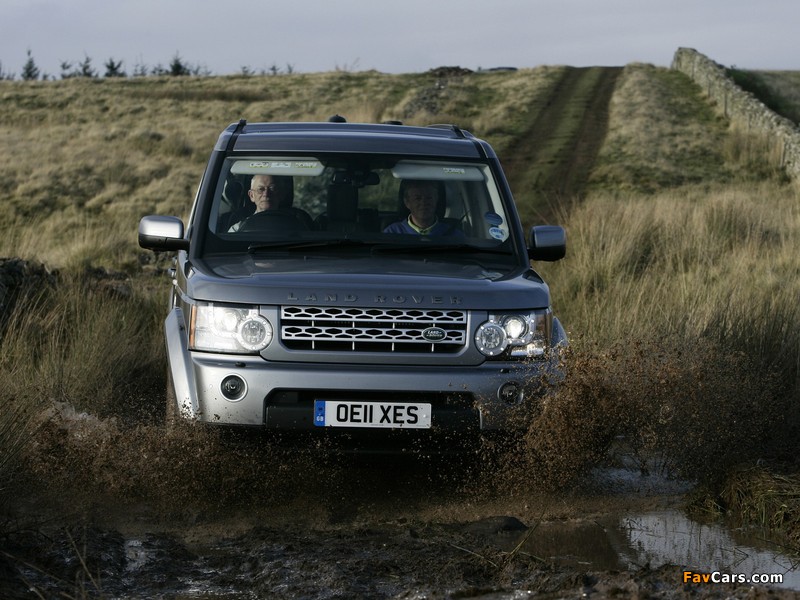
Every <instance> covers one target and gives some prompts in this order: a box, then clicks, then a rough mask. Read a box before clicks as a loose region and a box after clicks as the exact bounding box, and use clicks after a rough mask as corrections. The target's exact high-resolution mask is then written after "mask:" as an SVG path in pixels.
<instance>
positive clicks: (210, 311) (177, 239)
mask: <svg viewBox="0 0 800 600" xmlns="http://www.w3.org/2000/svg"><path fill="white" fill-rule="evenodd" d="M342 121H343V120H342V119H336V120H333V121H332V122H324V123H246V122H245V121H240V122H239V123H237V124H232V125H231V126H229V127H228V128H227V129H225V130H224V131H223V132H222V134H221V135H220V136H219V139H218V141H217V143H216V146H215V147H214V150H213V152H212V154H211V158H210V160H209V162H208V165H207V167H206V170H205V173H204V175H203V177H202V180H201V183H200V186H199V188H198V191H197V194H196V197H195V200H194V204H193V206H192V209H191V213H190V216H189V218H188V222H187V223H186V224H185V226H184V223H183V222H182V220H181V219H179V218H177V217H174V216H147V217H144V218H143V219H142V220H141V222H140V224H139V244H140V245H141V246H142V247H144V248H149V249H152V250H156V251H177V255H176V260H175V268H174V270H173V271H174V274H173V280H172V294H171V306H170V310H169V314H168V315H167V318H166V322H165V334H166V347H167V355H168V361H169V367H168V375H169V383H168V390H167V397H168V400H167V401H168V407H167V411H168V413H171V414H173V415H176V416H177V417H178V418H184V419H189V420H192V421H196V422H200V423H216V424H225V425H239V426H250V427H253V428H261V429H263V430H265V431H267V432H305V435H310V436H327V437H336V436H345V437H347V438H348V439H350V440H354V441H356V442H358V440H371V442H381V441H383V440H389V439H391V438H392V437H393V436H401V437H402V436H405V437H404V439H412V440H417V439H425V438H427V437H430V436H435V435H437V434H444V435H445V436H450V437H451V438H452V439H455V438H461V439H463V438H469V437H480V435H481V434H482V433H486V432H491V431H510V430H515V429H518V428H520V427H525V426H526V424H527V419H529V418H530V415H531V414H533V413H534V412H535V410H536V409H537V406H538V405H539V403H540V402H541V401H542V397H543V396H545V395H546V394H547V388H548V385H547V381H548V379H549V378H550V377H551V376H552V375H554V374H556V373H558V368H559V367H558V360H559V351H560V349H563V347H564V346H565V345H566V344H567V338H566V334H565V332H564V329H563V327H562V325H561V324H560V322H559V320H558V319H557V318H555V317H554V316H553V313H552V311H551V302H550V292H549V289H548V286H547V285H546V284H545V282H544V281H543V280H542V278H541V277H540V276H539V275H538V274H537V273H536V271H535V270H533V269H532V268H531V260H533V261H555V260H558V259H560V258H562V257H563V256H564V255H565V252H566V236H565V232H564V230H563V228H561V227H558V226H550V225H541V226H537V227H533V228H532V230H531V231H530V232H529V236H528V238H527V240H526V238H525V235H524V233H523V230H522V225H521V223H520V220H519V217H518V215H517V211H516V208H515V206H514V201H513V198H512V195H511V191H510V190H509V186H508V183H507V181H506V178H505V176H504V174H503V171H502V169H501V166H500V162H499V161H498V159H497V156H496V155H495V153H494V151H493V150H492V148H491V147H490V146H489V144H487V143H486V142H485V141H483V140H480V139H478V138H476V137H474V136H473V135H472V134H470V133H469V132H467V131H464V130H462V129H460V128H458V127H456V126H452V125H435V126H429V127H416V126H406V125H402V124H397V123H393V124H355V123H346V122H342ZM415 203H416V204H415ZM420 204H425V205H426V206H425V210H427V215H423V216H417V215H416V214H415V212H414V210H415V209H418V208H419V206H418V205H420ZM419 215H422V213H419ZM425 221H427V223H426V222H425ZM371 442H370V443H371Z"/></svg>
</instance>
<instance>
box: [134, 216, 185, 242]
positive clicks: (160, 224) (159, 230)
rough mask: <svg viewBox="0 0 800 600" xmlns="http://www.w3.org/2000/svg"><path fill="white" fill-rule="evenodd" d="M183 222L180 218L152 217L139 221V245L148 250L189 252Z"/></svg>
mask: <svg viewBox="0 0 800 600" xmlns="http://www.w3.org/2000/svg"><path fill="white" fill-rule="evenodd" d="M183 236H184V232H183V221H181V220H180V219H179V218H178V217H161V216H156V215H151V216H148V217H142V220H141V221H139V245H140V246H141V247H142V248H147V249H148V250H188V249H189V240H187V239H185V238H184V237H183Z"/></svg>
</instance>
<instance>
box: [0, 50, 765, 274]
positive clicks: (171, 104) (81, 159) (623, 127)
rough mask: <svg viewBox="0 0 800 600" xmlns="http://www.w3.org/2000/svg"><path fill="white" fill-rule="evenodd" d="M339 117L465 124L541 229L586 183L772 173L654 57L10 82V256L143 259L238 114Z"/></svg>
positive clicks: (3, 95) (647, 184) (5, 133)
mask: <svg viewBox="0 0 800 600" xmlns="http://www.w3.org/2000/svg"><path fill="white" fill-rule="evenodd" d="M335 113H339V114H343V115H346V116H347V117H348V119H349V120H351V121H372V122H378V121H383V120H389V119H399V120H402V121H404V122H406V123H409V124H427V123H431V122H456V123H457V124H459V125H460V126H462V127H464V128H467V129H469V130H471V131H472V132H473V133H475V134H476V135H478V136H479V137H483V138H485V139H487V140H488V141H489V142H490V143H492V144H493V145H494V147H495V149H496V150H497V152H498V154H499V155H500V158H501V161H502V162H503V163H504V164H505V165H506V168H507V171H508V175H509V178H510V180H511V183H512V190H513V191H514V193H515V198H516V200H517V204H518V206H519V207H520V210H521V212H522V214H523V216H524V220H525V221H526V223H528V224H533V223H535V222H541V221H548V220H552V214H553V212H554V211H555V210H556V209H557V208H558V207H559V206H561V205H563V204H566V203H568V202H569V201H570V199H571V198H573V197H580V196H581V195H582V194H583V193H584V192H585V190H591V189H630V190H640V191H647V192H653V191H655V190H658V189H669V188H672V187H675V186H679V185H684V184H686V183H693V182H694V183H696V182H701V181H708V182H731V181H740V180H742V179H750V180H755V179H758V178H761V177H764V176H765V175H768V173H767V172H768V171H769V170H770V168H771V167H770V166H769V164H768V163H764V161H763V160H762V158H763V157H760V156H758V155H755V156H752V155H751V156H749V157H748V158H746V160H747V161H750V163H753V164H749V163H748V164H747V165H746V166H747V169H744V170H743V169H742V168H741V166H742V165H741V160H742V157H741V156H736V153H737V150H736V145H737V144H738V141H737V139H736V138H735V136H733V135H732V134H731V133H730V132H729V131H727V128H726V124H725V123H724V122H723V121H721V120H720V119H719V118H718V117H716V116H715V114H714V113H713V111H712V109H711V107H710V106H709V104H708V103H707V101H705V100H704V99H703V98H702V97H701V95H700V90H699V89H698V88H697V86H695V85H694V84H692V83H691V82H690V81H688V80H687V79H686V78H685V77H683V76H681V75H679V74H677V73H675V72H672V71H669V70H667V69H660V68H654V67H650V66H647V65H629V66H628V67H625V68H624V69H622V68H599V67H598V68H591V69H574V68H569V67H539V68H535V69H523V70H520V71H516V72H492V73H488V72H479V73H470V72H467V71H463V70H460V69H439V70H434V71H431V72H429V73H423V74H412V75H385V74H380V73H375V72H363V73H349V72H335V73H319V74H295V75H279V76H262V77H241V76H239V77H209V78H195V77H189V78H142V79H124V80H81V79H70V80H63V81H55V82H35V83H30V82H21V81H20V82H11V81H0V156H2V157H3V160H2V161H0V184H2V186H3V189H4V190H5V191H6V198H5V199H6V201H5V202H4V203H3V205H2V208H0V224H2V226H3V227H4V229H5V230H6V231H8V232H9V235H7V236H6V237H5V239H4V240H3V245H2V246H0V253H2V254H5V255H17V254H19V255H22V256H26V257H30V258H37V259H40V260H42V261H44V262H46V263H48V264H54V265H56V264H57V265H63V264H80V263H83V262H86V261H88V262H101V263H104V264H107V265H116V266H118V267H125V268H135V265H136V263H137V260H136V257H135V256H134V255H135V253H136V252H137V251H136V250H135V247H134V246H135V245H134V230H135V223H136V222H137V221H138V218H139V217H140V216H142V215H144V214H148V213H151V212H157V213H169V214H178V215H183V214H185V213H186V212H187V211H188V207H189V205H190V203H191V199H192V195H193V193H194V189H195V187H196V185H197V183H198V180H199V176H200V174H201V172H202V168H203V165H204V162H205V160H206V158H207V156H208V153H209V149H210V147H211V145H212V144H213V142H214V141H215V139H216V136H217V135H218V134H219V131H221V129H222V128H224V127H225V126H226V125H227V124H228V123H230V122H233V121H236V120H238V119H239V118H241V117H243V118H246V119H248V120H251V121H256V120H324V119H327V117H328V116H330V115H332V114H335ZM756 163H761V164H756ZM54 185H57V186H58V189H57V190H56V191H54ZM101 224H102V225H101ZM66 232H69V234H68V235H65V233H66Z"/></svg>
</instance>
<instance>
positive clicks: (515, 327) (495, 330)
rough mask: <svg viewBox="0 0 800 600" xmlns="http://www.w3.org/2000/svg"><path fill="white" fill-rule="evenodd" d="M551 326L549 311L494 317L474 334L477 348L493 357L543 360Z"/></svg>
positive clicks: (505, 314) (504, 314) (493, 315)
mask: <svg viewBox="0 0 800 600" xmlns="http://www.w3.org/2000/svg"><path fill="white" fill-rule="evenodd" d="M552 323H553V314H552V312H551V311H550V310H549V309H546V310H535V311H531V312H522V313H517V312H514V313H500V314H491V315H489V320H488V321H486V322H485V323H482V324H481V325H480V326H479V327H478V329H477V331H476V332H475V345H476V347H477V348H478V350H479V351H480V352H481V353H482V354H484V355H486V356H488V357H490V358H494V357H502V358H543V357H544V356H545V354H546V353H547V349H548V347H549V345H550V332H551V327H552Z"/></svg>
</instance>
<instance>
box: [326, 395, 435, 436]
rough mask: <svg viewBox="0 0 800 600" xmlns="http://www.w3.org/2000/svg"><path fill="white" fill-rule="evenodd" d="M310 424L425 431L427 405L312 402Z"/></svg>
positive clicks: (428, 419) (343, 401) (429, 411)
mask: <svg viewBox="0 0 800 600" xmlns="http://www.w3.org/2000/svg"><path fill="white" fill-rule="evenodd" d="M314 425H316V426H317V427H384V428H390V429H391V428H398V429H429V428H430V426H431V405H430V404H415V403H409V402H355V401H351V400H314Z"/></svg>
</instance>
